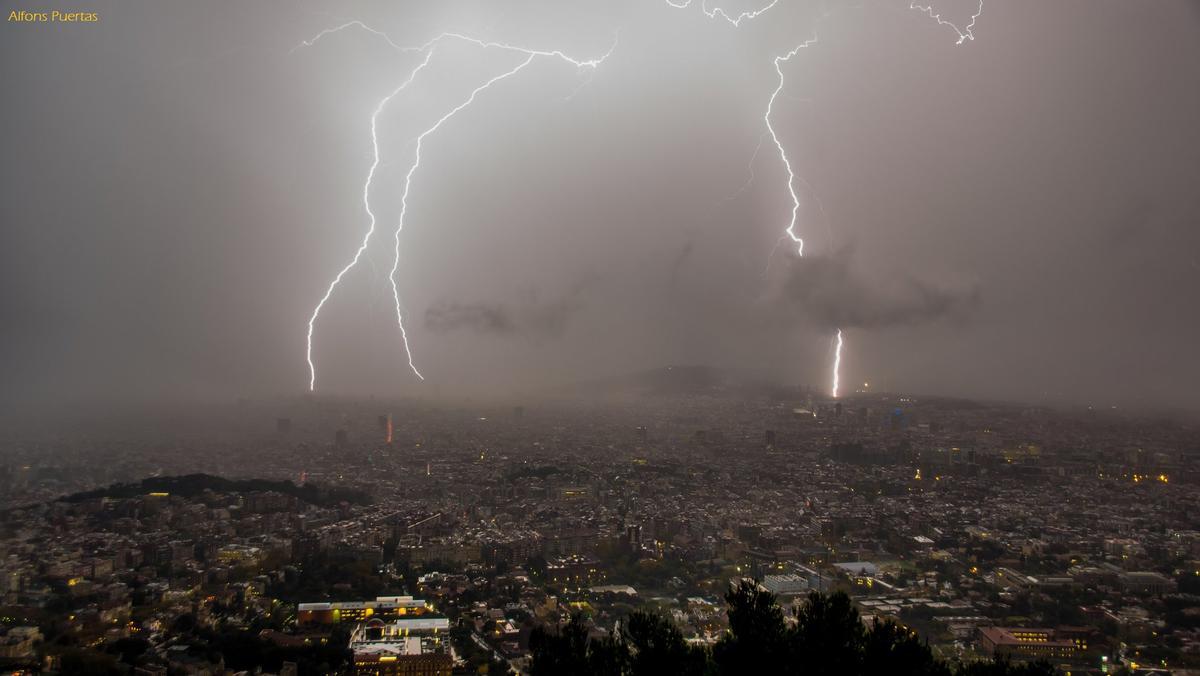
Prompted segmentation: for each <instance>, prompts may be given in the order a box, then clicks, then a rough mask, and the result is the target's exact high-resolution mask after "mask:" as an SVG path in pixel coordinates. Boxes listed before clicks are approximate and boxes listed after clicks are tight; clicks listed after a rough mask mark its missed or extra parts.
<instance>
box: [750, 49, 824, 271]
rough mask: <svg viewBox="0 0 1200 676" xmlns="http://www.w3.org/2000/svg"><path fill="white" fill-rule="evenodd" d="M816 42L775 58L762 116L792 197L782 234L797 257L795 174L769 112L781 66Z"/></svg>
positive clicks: (799, 251)
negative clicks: (773, 79) (771, 86)
mask: <svg viewBox="0 0 1200 676" xmlns="http://www.w3.org/2000/svg"><path fill="white" fill-rule="evenodd" d="M816 42H817V38H816V36H813V37H811V38H809V39H808V40H806V41H804V42H802V43H800V44H799V45H797V46H796V47H795V48H794V49H792V51H790V52H788V53H787V54H784V55H783V56H777V57H775V62H774V63H775V73H776V74H777V75H779V84H778V85H776V86H775V91H773V92H771V98H770V99H769V100H768V101H767V112H766V113H764V114H763V122H765V123H766V125H767V132H768V133H769V134H770V135H771V140H772V141H774V142H775V148H776V149H778V150H779V159H780V160H782V161H783V168H784V169H785V170H786V171H787V189H788V194H789V195H791V196H792V217H791V219H790V220H789V221H788V226H787V228H786V229H785V230H784V234H786V235H787V236H788V237H790V238H791V240H792V242H794V243H795V244H796V255H797V256H803V255H804V240H803V239H801V238H800V236H799V235H797V234H796V214H797V213H798V212H799V211H800V198H799V197H798V196H797V195H796V173H795V172H794V171H792V163H791V161H790V160H788V156H787V151H786V150H784V148H783V143H781V142H780V141H779V135H778V134H776V133H775V127H774V126H773V125H772V124H771V110H772V109H773V108H774V107H775V99H776V98H777V97H778V96H779V92H781V91H783V83H784V80H783V67H782V64H784V63H787V62H788V61H789V60H791V58H792V57H793V56H795V55H796V54H798V53H799V52H800V50H801V49H804V48H805V47H808V46H809V45H813V44H816Z"/></svg>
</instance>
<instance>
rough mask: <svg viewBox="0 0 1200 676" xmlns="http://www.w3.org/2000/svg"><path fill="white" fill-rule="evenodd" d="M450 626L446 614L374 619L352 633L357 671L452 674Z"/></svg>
mask: <svg viewBox="0 0 1200 676" xmlns="http://www.w3.org/2000/svg"><path fill="white" fill-rule="evenodd" d="M449 629H450V620H449V619H447V618H445V617H413V618H404V619H398V620H393V621H391V622H384V621H383V620H381V619H379V618H372V619H370V620H368V621H367V622H365V623H362V624H360V625H358V626H357V627H355V628H354V632H353V633H351V634H350V651H351V652H352V653H353V654H354V673H355V674H379V675H383V674H388V675H391V674H403V675H404V676H450V674H451V672H452V670H453V667H454V662H453V660H452V658H451V657H450V650H449V647H448V645H447V640H448V638H449V634H448V632H449Z"/></svg>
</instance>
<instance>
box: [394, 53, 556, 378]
mask: <svg viewBox="0 0 1200 676" xmlns="http://www.w3.org/2000/svg"><path fill="white" fill-rule="evenodd" d="M431 53H432V52H431ZM536 57H537V55H536V54H530V55H529V57H528V58H526V59H525V60H524V61H522V62H521V63H520V64H519V65H518V66H517V67H516V68H513V69H512V70H510V71H508V72H506V73H502V74H500V75H497V76H496V77H494V78H492V79H490V80H488V81H487V82H485V83H483V84H482V85H480V86H479V87H476V88H475V90H474V91H472V92H471V95H470V96H469V97H467V100H466V101H463V102H462V103H460V104H458V105H457V106H455V107H454V109H452V110H451V111H450V112H448V113H446V114H445V115H443V116H442V117H441V118H440V119H439V120H438V121H437V122H435V123H434V124H433V126H432V127H430V128H428V129H426V130H425V131H423V132H421V135H420V136H418V137H417V152H416V160H414V161H413V164H412V166H411V167H409V169H408V174H407V175H405V177H404V192H402V193H401V195H400V220H399V222H398V223H397V224H396V231H395V234H394V235H393V239H394V241H395V247H394V249H393V253H394V255H393V257H392V270H391V272H389V273H388V279H389V280H391V283H392V297H393V298H394V299H395V300H396V323H397V324H399V326H400V338H401V340H403V341H404V352H405V354H406V355H407V356H408V367H409V368H410V369H412V372H413V373H415V374H417V377H418V378H420V379H421V380H425V376H423V375H421V372H420V371H418V370H417V367H416V366H415V365H414V364H413V358H412V350H410V349H409V347H408V333H407V332H405V330H404V314H403V313H402V312H401V310H400V289H399V288H398V287H397V286H396V271H397V270H398V269H399V267H400V231H401V230H403V229H404V215H405V213H407V211H408V191H409V188H411V187H412V177H413V174H415V173H416V171H417V167H420V166H421V144H422V143H423V142H424V141H425V137H426V136H429V135H430V134H432V133H433V132H435V131H437V130H438V127H440V126H442V123H443V122H445V121H446V120H448V119H450V118H451V117H453V116H454V114H455V113H457V112H458V111H460V110H462V109H463V108H466V107H467V106H469V105H471V103H473V102H474V101H475V97H476V96H478V95H479V92H481V91H483V90H485V89H487V88H488V87H490V86H492V85H493V84H495V83H497V82H499V81H500V80H503V79H504V78H506V77H509V76H511V75H516V74H517V72H519V71H520V70H521V69H522V68H524V67H525V66H528V65H529V64H530V62H532V61H533V60H534V58H536Z"/></svg>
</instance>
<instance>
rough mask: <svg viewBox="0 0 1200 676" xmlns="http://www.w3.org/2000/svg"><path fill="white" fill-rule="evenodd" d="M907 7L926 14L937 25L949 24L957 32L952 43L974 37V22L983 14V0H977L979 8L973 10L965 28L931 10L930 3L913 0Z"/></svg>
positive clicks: (962, 41)
mask: <svg viewBox="0 0 1200 676" xmlns="http://www.w3.org/2000/svg"><path fill="white" fill-rule="evenodd" d="M908 8H909V9H915V10H917V11H919V12H921V13H922V14H925V15H927V16H928V17H929V18H930V19H933V20H934V21H936V22H937V23H938V25H939V26H949V27H950V28H951V29H953V30H954V32H955V33H957V34H958V42H956V43H954V44H956V45H961V44H962V43H964V42H966V41H967V40H974V39H975V33H974V32H973V31H974V29H975V22H976V21H977V20H978V19H979V17H980V15H982V14H983V0H979V9H977V10H975V13H974V14H972V15H971V22H970V23H968V24H967V25H966V27H965V28H959V27H958V26H957V25H955V24H954V23H953V22H950V21H946V20H945V19H943V18H942V15H941V14H940V13H937V12H934V11H933V6H932V5H918V4H917V3H916V2H915V0H914V1H913V2H910V3H909V5H908Z"/></svg>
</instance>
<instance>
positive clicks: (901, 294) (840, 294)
mask: <svg viewBox="0 0 1200 676" xmlns="http://www.w3.org/2000/svg"><path fill="white" fill-rule="evenodd" d="M853 251H854V250H853V248H852V247H847V248H844V249H842V250H840V251H838V252H837V253H836V254H835V255H833V256H808V257H804V258H799V257H794V258H790V259H789V260H788V262H787V269H786V272H785V273H784V274H785V277H784V281H783V283H782V287H781V289H780V293H779V296H778V297H777V298H776V302H779V303H783V304H785V305H787V306H788V308H789V309H791V310H793V311H796V312H797V313H798V314H799V315H800V316H801V317H804V318H806V319H809V320H811V321H815V322H816V323H817V324H818V325H820V326H825V327H828V328H833V329H883V328H889V327H895V326H915V325H919V324H925V323H930V322H935V321H938V320H951V321H954V322H962V321H965V320H967V319H969V318H970V316H971V314H972V313H973V312H975V311H976V310H977V309H978V307H979V304H980V290H979V287H978V286H972V287H969V288H964V289H951V288H943V287H938V286H935V285H933V284H931V283H929V282H926V281H922V280H920V279H918V278H916V277H914V276H911V275H901V276H897V277H894V278H891V279H884V280H868V279H867V278H866V277H864V276H862V275H859V274H856V273H855V272H854V269H853V267H852V265H851V263H852V258H853Z"/></svg>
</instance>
